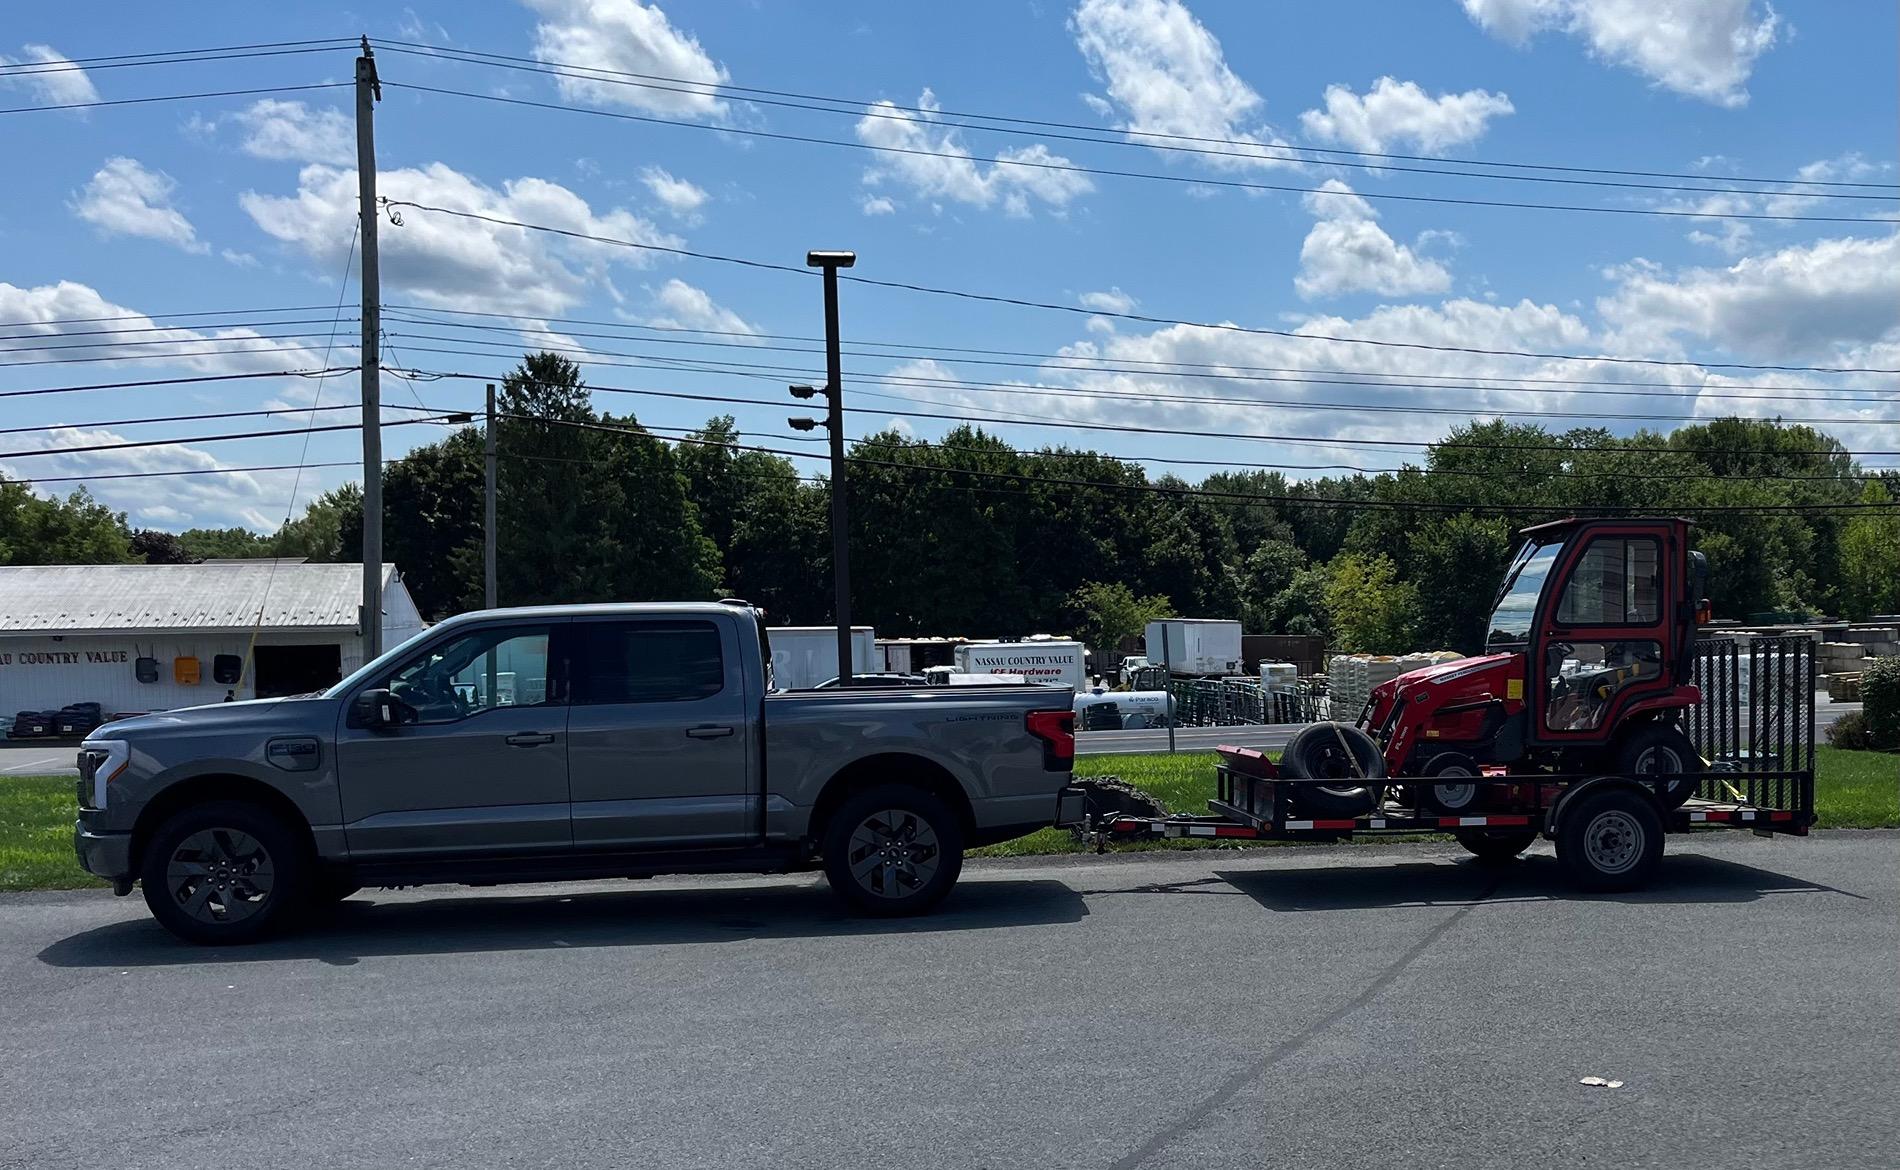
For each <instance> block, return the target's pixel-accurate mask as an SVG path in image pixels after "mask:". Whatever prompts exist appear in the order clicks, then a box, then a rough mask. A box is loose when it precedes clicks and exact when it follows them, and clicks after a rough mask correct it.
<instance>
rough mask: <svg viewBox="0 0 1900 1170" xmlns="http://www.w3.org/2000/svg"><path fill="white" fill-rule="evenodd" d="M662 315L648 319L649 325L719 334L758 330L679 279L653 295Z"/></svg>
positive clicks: (704, 291)
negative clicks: (701, 330) (702, 330)
mask: <svg viewBox="0 0 1900 1170" xmlns="http://www.w3.org/2000/svg"><path fill="white" fill-rule="evenodd" d="M653 300H654V302H655V303H656V304H657V305H658V306H659V307H660V309H661V314H660V315H659V316H657V317H651V318H649V319H648V320H647V324H649V325H658V326H660V327H662V328H669V329H709V330H713V331H716V332H719V333H745V334H753V333H757V332H758V331H759V330H758V328H757V327H756V326H754V325H753V324H752V323H751V322H749V321H747V320H746V319H745V318H743V317H741V316H739V314H737V313H735V312H733V311H732V310H731V309H728V308H726V307H725V306H724V305H721V304H719V303H718V302H717V301H715V300H713V299H712V297H711V296H709V295H707V293H706V290H704V289H701V288H695V287H694V286H692V285H690V284H687V283H686V282H685V281H683V280H680V279H678V278H674V279H672V280H669V281H667V282H666V283H665V284H663V285H661V286H660V291H658V292H656V293H654V294H653Z"/></svg>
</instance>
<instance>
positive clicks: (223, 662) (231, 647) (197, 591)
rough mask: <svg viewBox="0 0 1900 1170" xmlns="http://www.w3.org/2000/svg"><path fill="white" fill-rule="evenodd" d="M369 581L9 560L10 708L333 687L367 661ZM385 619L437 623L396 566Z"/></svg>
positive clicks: (251, 565)
mask: <svg viewBox="0 0 1900 1170" xmlns="http://www.w3.org/2000/svg"><path fill="white" fill-rule="evenodd" d="M362 588H363V566H362V565H360V564H330V565H313V564H305V563H302V562H292V561H288V560H282V561H276V562H273V561H270V560H256V561H208V562H205V563H203V564H197V565H18V566H3V567H0V717H4V718H8V719H10V718H11V716H12V714H13V713H14V712H15V711H22V710H47V709H57V708H59V707H64V706H66V705H67V704H70V703H86V702H91V703H98V704H99V705H100V706H101V708H102V709H103V710H104V711H105V712H106V713H107V714H111V713H114V712H130V711H162V710H167V709H170V708H173V707H190V706H196V705H198V704H201V703H216V702H219V701H220V700H222V699H224V698H225V696H226V695H227V694H231V695H232V696H233V697H235V698H239V699H251V698H268V697H270V696H273V695H295V694H304V693H307V692H309V691H314V690H320V689H322V688H323V687H326V686H328V685H330V684H331V683H333V682H336V681H337V680H338V679H340V678H342V677H343V676H344V675H346V674H348V673H349V672H350V671H353V670H355V669H356V668H357V667H359V666H361V665H362V664H363V636H362V632H361V629H360V627H359V625H358V615H359V613H360V611H361V608H362V606H361V599H362ZM382 619H383V622H382V624H383V646H384V647H385V648H388V647H391V646H395V645H396V644H398V643H400V642H402V641H404V640H405V639H407V638H409V637H410V636H411V635H413V634H415V633H416V632H418V631H419V630H421V629H422V628H423V626H424V624H425V623H424V622H423V620H422V615H421V614H420V613H418V612H417V610H416V604H415V602H414V600H412V599H411V598H410V596H409V591H408V590H407V589H406V588H404V587H403V584H402V577H401V575H400V574H399V573H397V572H396V569H395V567H394V566H393V565H386V566H384V568H383V614H382Z"/></svg>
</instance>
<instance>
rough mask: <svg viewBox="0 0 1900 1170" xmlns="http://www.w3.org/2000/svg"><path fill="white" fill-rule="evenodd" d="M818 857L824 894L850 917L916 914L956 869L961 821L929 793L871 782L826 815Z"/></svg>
mask: <svg viewBox="0 0 1900 1170" xmlns="http://www.w3.org/2000/svg"><path fill="white" fill-rule="evenodd" d="M819 855H820V857H821V858H822V859H823V861H824V867H825V878H826V880H827V881H829V882H830V883H831V890H832V892H833V893H835V894H837V895H838V897H839V898H841V899H842V900H843V901H844V902H845V904H846V905H848V906H850V907H851V908H852V909H853V910H855V911H857V912H858V913H860V914H866V915H870V916H872V917H877V918H895V917H900V916H903V915H908V914H922V913H923V912H924V911H926V910H928V909H930V908H931V907H932V906H935V905H936V904H937V903H938V902H941V901H942V900H943V898H944V895H946V894H948V893H949V892H950V888H951V887H952V886H954V885H956V884H957V875H958V874H960V873H961V872H963V824H962V822H961V821H960V820H959V819H958V818H957V814H956V812H955V811H954V810H952V809H951V807H950V806H949V805H948V804H946V803H944V801H943V800H942V798H940V797H938V796H937V795H936V794H934V793H931V792H928V791H926V790H924V789H922V788H919V787H917V786H916V785H913V784H879V785H877V786H875V787H872V788H867V789H865V790H864V791H862V792H858V793H855V794H854V795H852V796H849V797H847V798H845V801H844V803H843V804H841V805H839V806H838V808H837V809H836V810H835V811H834V812H833V813H832V814H831V817H830V819H829V820H828V821H827V822H826V824H825V831H824V840H823V844H822V847H821V848H820V850H819Z"/></svg>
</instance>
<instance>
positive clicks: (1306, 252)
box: [1293, 179, 1451, 300]
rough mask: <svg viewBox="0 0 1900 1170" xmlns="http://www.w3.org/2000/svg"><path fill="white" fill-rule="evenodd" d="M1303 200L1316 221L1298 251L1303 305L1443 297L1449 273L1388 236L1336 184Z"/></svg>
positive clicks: (1367, 209)
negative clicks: (1347, 296)
mask: <svg viewBox="0 0 1900 1170" xmlns="http://www.w3.org/2000/svg"><path fill="white" fill-rule="evenodd" d="M1320 192H1325V193H1324V194H1322V193H1319V192H1315V193H1311V194H1308V195H1306V196H1304V197H1303V199H1304V202H1305V204H1306V209H1307V211H1309V212H1311V213H1312V214H1313V216H1314V218H1315V222H1314V224H1313V228H1312V230H1311V231H1309V232H1307V233H1306V241H1305V243H1303V244H1302V245H1300V271H1299V275H1297V276H1295V277H1294V278H1293V287H1294V290H1295V291H1297V292H1298V293H1299V294H1300V296H1302V297H1305V298H1307V299H1309V300H1310V299H1313V298H1316V297H1334V296H1339V295H1341V294H1343V293H1350V292H1375V293H1380V294H1382V295H1385V296H1409V295H1415V294H1418V293H1435V292H1443V291H1445V290H1446V289H1448V288H1450V287H1451V273H1449V272H1448V271H1446V269H1445V266H1444V265H1442V264H1440V263H1438V262H1437V261H1436V260H1430V259H1426V258H1424V257H1421V256H1420V255H1418V253H1417V252H1415V251H1414V250H1413V249H1411V248H1409V247H1407V246H1406V245H1404V244H1401V243H1399V242H1397V241H1396V240H1394V239H1393V238H1392V237H1391V236H1389V235H1387V234H1386V232H1385V229H1384V228H1382V227H1380V226H1379V225H1378V224H1377V223H1376V222H1374V221H1375V220H1376V219H1377V218H1378V215H1377V213H1376V212H1374V211H1373V210H1372V206H1371V204H1369V203H1367V202H1366V201H1365V200H1364V199H1361V198H1360V197H1359V196H1357V195H1355V194H1353V191H1352V188H1351V187H1348V186H1347V185H1346V184H1344V183H1342V182H1340V181H1339V180H1338V179H1328V180H1326V182H1325V183H1323V184H1322V185H1321V187H1320Z"/></svg>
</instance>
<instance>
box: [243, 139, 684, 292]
mask: <svg viewBox="0 0 1900 1170" xmlns="http://www.w3.org/2000/svg"><path fill="white" fill-rule="evenodd" d="M377 181H378V187H379V189H380V191H381V193H382V194H383V195H385V196H387V197H389V198H390V199H395V200H413V201H415V202H417V203H427V204H433V205H435V206H438V207H446V208H450V209H452V210H455V211H467V212H471V213H474V214H478V215H486V216H492V217H494V218H497V219H506V220H518V221H521V222H524V223H534V224H542V225H546V226H549V227H556V228H561V229H564V230H567V231H573V232H580V233H584V234H587V235H596V236H606V237H610V238H614V239H622V240H631V241H634V242H636V243H644V244H657V245H661V246H667V247H672V246H677V245H678V244H679V243H680V240H679V238H678V237H677V236H673V235H670V234H668V233H666V232H663V231H661V230H659V229H658V228H657V227H655V226H654V225H653V224H652V223H651V222H649V221H647V220H645V219H642V218H640V217H639V216H637V215H634V214H633V213H632V212H630V211H626V210H624V209H621V208H614V209H612V210H609V211H602V212H596V211H595V210H594V209H593V208H591V207H590V206H589V205H588V203H587V201H586V200H585V199H583V198H581V197H580V196H579V195H577V194H575V193H574V192H573V191H570V190H568V189H567V188H566V187H563V186H561V185H560V184H558V183H553V182H549V181H548V180H546V179H538V178H521V179H511V180H508V181H507V182H505V183H503V184H502V186H501V189H500V190H499V191H498V190H496V189H494V188H492V187H489V186H487V185H486V184H484V183H482V182H481V181H479V180H477V179H474V178H472V177H470V176H468V175H465V174H462V173H461V172H459V171H457V170H455V169H454V168H452V167H449V166H446V165H444V164H442V163H431V164H429V165H428V166H426V167H422V168H419V169H418V168H413V167H402V168H398V169H395V170H386V171H382V172H381V173H380V174H379V175H378V178H377ZM238 204H239V206H241V207H242V208H243V209H244V211H245V212H246V213H247V214H248V215H250V217H251V219H252V220H253V221H254V222H256V224H257V226H258V227H259V228H261V229H263V230H264V231H265V232H266V233H267V234H269V235H271V236H274V237H276V238H277V239H279V240H282V241H284V242H286V243H290V244H294V245H296V246H297V247H298V248H300V249H301V250H302V251H303V252H304V253H305V254H306V255H308V256H309V257H310V258H311V259H313V260H315V261H317V262H318V263H319V264H320V265H321V266H322V270H323V271H326V272H332V271H340V270H341V269H342V266H343V255H344V251H345V249H346V248H348V246H349V242H350V232H351V228H352V225H353V224H354V223H355V220H356V172H355V171H354V170H342V169H339V168H336V167H328V166H320V165H312V166H307V167H305V168H303V170H302V172H301V173H299V175H298V180H297V191H296V193H295V194H292V195H265V194H260V193H258V192H255V191H246V192H244V193H243V194H241V195H239V196H238ZM380 239H381V243H382V273H383V282H384V287H385V288H386V289H399V290H401V291H402V292H403V293H404V294H406V295H408V296H412V297H414V298H415V299H417V300H419V301H422V302H423V303H425V304H428V305H431V306H437V307H441V308H450V309H500V310H503V311H506V312H510V313H520V314H526V315H528V316H537V317H557V316H562V315H564V314H565V313H566V311H567V310H569V309H571V308H573V307H574V306H575V305H576V304H578V303H580V301H581V300H583V299H584V298H585V297H586V296H587V295H588V293H589V292H590V291H592V290H593V289H595V288H606V289H607V290H608V291H609V293H610V294H611V292H612V286H611V284H610V283H609V280H608V277H609V270H610V268H611V267H612V266H613V265H614V264H626V265H629V266H632V267H646V266H647V265H648V264H649V263H650V262H651V261H650V254H649V253H647V252H644V251H642V250H640V249H637V248H626V247H620V246H617V245H612V244H603V243H594V242H591V241H586V240H575V239H568V238H565V237H561V236H557V235H554V234H551V233H547V232H537V231H530V230H528V229H526V228H518V227H511V226H508V225H506V224H497V223H486V222H482V221H480V220H471V219H461V218H457V217H454V216H448V215H442V214H439V213H435V212H428V211H419V210H416V209H414V208H408V209H404V210H403V225H402V226H401V227H395V226H388V225H386V226H384V227H383V229H382V231H381V235H380Z"/></svg>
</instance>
